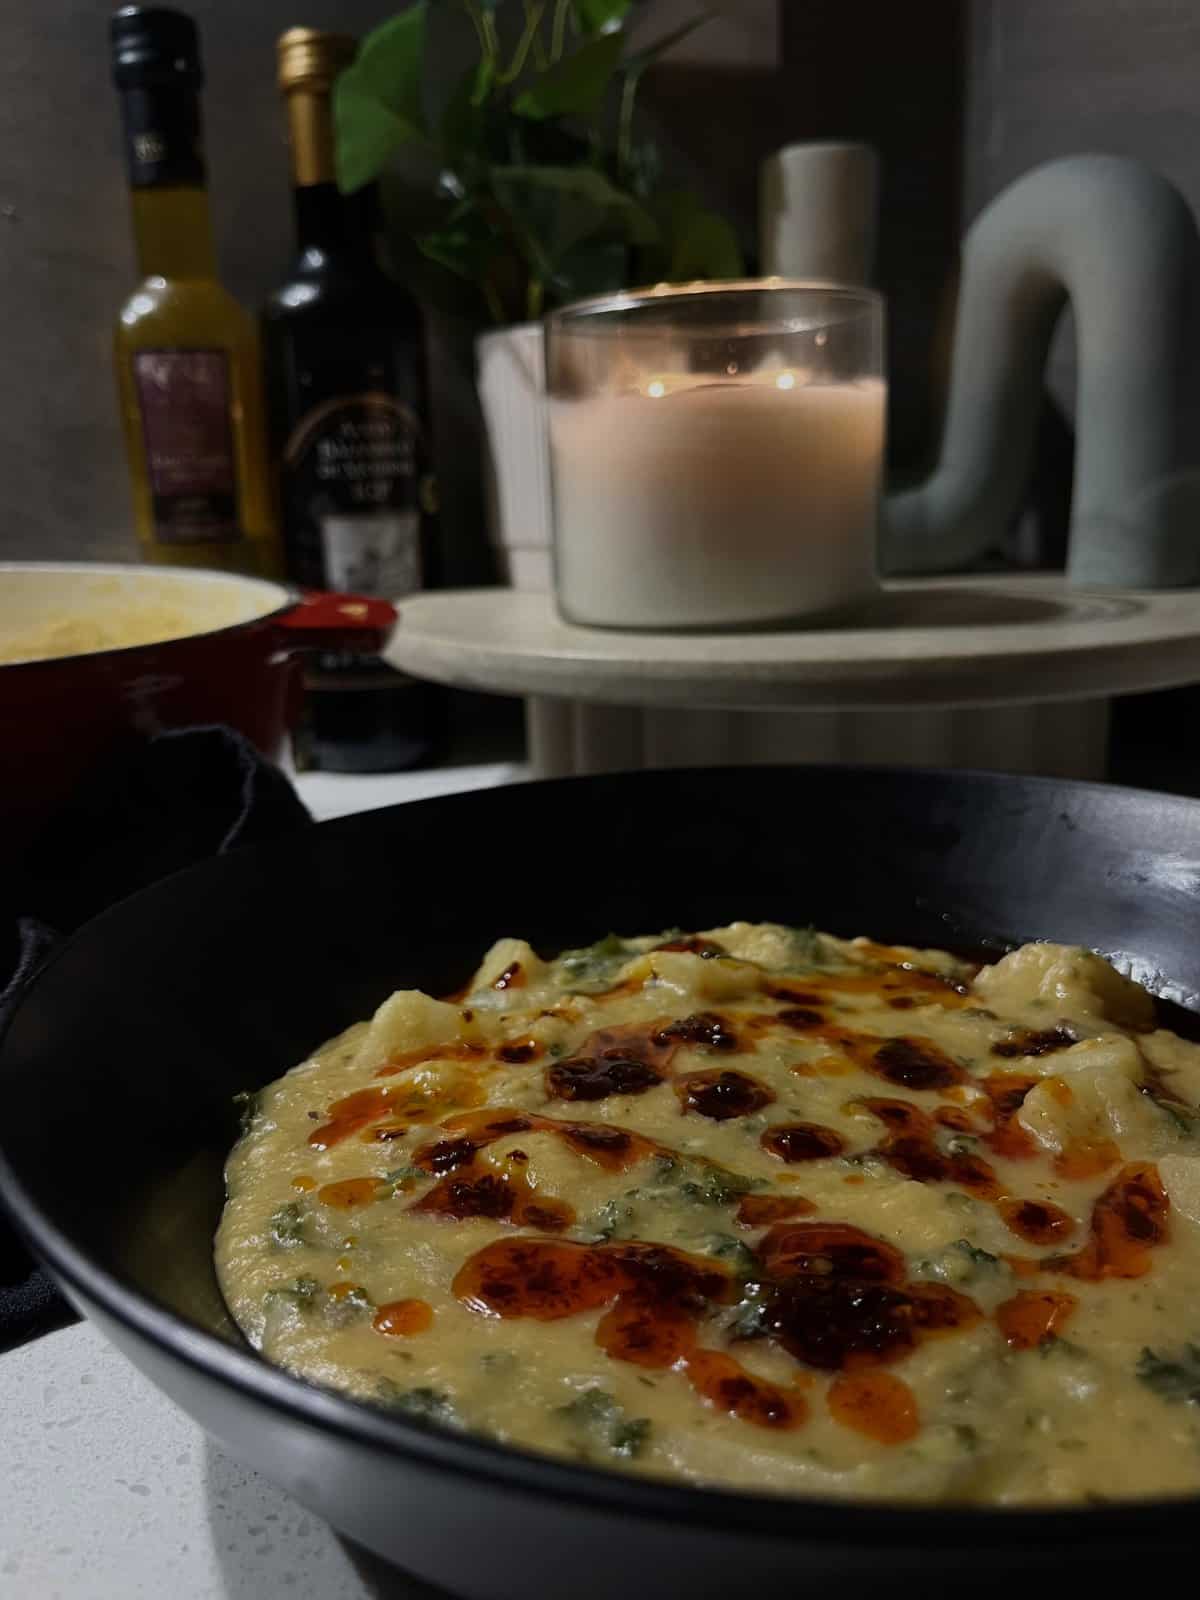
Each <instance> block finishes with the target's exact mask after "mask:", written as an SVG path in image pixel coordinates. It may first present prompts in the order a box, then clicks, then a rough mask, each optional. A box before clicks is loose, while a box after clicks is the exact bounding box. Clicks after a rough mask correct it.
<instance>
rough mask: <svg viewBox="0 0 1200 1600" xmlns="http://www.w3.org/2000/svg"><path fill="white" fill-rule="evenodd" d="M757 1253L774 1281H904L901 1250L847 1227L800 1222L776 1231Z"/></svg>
mask: <svg viewBox="0 0 1200 1600" xmlns="http://www.w3.org/2000/svg"><path fill="white" fill-rule="evenodd" d="M758 1252H759V1255H760V1256H761V1258H762V1262H763V1267H764V1270H765V1271H766V1272H767V1273H768V1275H769V1276H771V1277H773V1278H794V1277H806V1278H807V1277H811V1278H828V1279H833V1278H845V1279H849V1280H852V1281H854V1282H859V1281H869V1282H880V1283H899V1282H900V1281H901V1280H902V1279H903V1277H904V1257H903V1256H902V1255H901V1254H900V1252H899V1250H897V1249H895V1248H894V1246H892V1245H890V1244H885V1243H884V1241H883V1240H882V1239H876V1238H874V1237H873V1236H872V1235H871V1234H869V1233H864V1232H863V1230H862V1229H861V1228H855V1227H853V1226H851V1224H850V1223H848V1222H797V1223H794V1224H792V1225H791V1226H788V1225H786V1224H785V1225H782V1226H780V1227H776V1228H772V1229H771V1230H770V1231H769V1232H768V1233H767V1234H765V1235H764V1237H763V1238H762V1239H761V1240H760V1241H759V1245H758Z"/></svg>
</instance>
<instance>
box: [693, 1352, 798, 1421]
mask: <svg viewBox="0 0 1200 1600" xmlns="http://www.w3.org/2000/svg"><path fill="white" fill-rule="evenodd" d="M687 1375H688V1378H689V1379H690V1380H691V1384H692V1387H693V1388H694V1389H695V1390H696V1391H697V1393H699V1394H702V1395H703V1396H704V1398H705V1399H706V1400H708V1401H709V1402H711V1404H713V1405H714V1406H717V1407H719V1408H720V1409H721V1410H722V1411H727V1412H729V1414H730V1415H731V1416H735V1417H739V1418H740V1419H741V1420H742V1421H743V1422H751V1423H754V1424H755V1425H756V1426H757V1427H760V1428H779V1429H782V1428H796V1427H799V1425H800V1424H801V1423H802V1422H803V1421H804V1419H805V1417H806V1416H807V1414H808V1406H807V1404H806V1402H805V1401H804V1399H803V1397H802V1396H801V1395H798V1394H797V1393H796V1392H795V1390H790V1391H789V1390H784V1389H781V1388H779V1386H778V1385H777V1384H774V1383H768V1382H767V1380H766V1379H765V1378H759V1377H757V1376H755V1375H754V1374H752V1373H749V1372H747V1371H746V1370H745V1368H744V1367H742V1366H741V1365H740V1364H739V1363H738V1362H737V1361H736V1360H735V1359H734V1358H733V1357H732V1356H729V1355H726V1354H725V1353H724V1352H723V1351H720V1350H697V1351H695V1352H694V1354H693V1355H691V1356H690V1357H689V1359H688V1363H687Z"/></svg>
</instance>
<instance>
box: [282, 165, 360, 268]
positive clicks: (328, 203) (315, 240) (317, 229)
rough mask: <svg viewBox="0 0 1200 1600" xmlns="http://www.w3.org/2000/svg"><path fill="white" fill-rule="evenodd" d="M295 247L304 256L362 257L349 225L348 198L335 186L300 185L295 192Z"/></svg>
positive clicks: (321, 184)
mask: <svg viewBox="0 0 1200 1600" xmlns="http://www.w3.org/2000/svg"><path fill="white" fill-rule="evenodd" d="M292 209H293V215H294V217H295V220H296V244H297V246H298V247H299V249H300V251H301V253H302V254H311V253H314V252H315V253H316V254H319V255H322V256H333V255H336V256H339V257H341V256H355V257H356V256H359V255H361V253H362V252H361V247H360V244H359V241H358V240H357V238H356V237H355V230H354V229H353V228H352V227H351V226H350V217H349V214H348V211H347V206H346V196H345V195H343V194H342V193H341V192H340V191H339V189H338V186H337V184H336V183H333V182H328V183H305V184H298V185H297V186H296V188H295V189H294V190H293V191H292Z"/></svg>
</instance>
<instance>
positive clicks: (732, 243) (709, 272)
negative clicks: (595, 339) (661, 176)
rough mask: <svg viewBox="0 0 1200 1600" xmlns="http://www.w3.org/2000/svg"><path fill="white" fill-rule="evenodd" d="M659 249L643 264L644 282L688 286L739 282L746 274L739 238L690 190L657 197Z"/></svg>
mask: <svg viewBox="0 0 1200 1600" xmlns="http://www.w3.org/2000/svg"><path fill="white" fill-rule="evenodd" d="M651 210H652V212H653V215H654V218H655V221H656V222H657V224H658V245H657V248H655V249H652V250H651V251H650V252H648V254H647V256H646V257H645V258H644V260H643V261H642V262H641V263H640V276H641V277H642V278H643V279H644V281H647V282H650V281H653V282H658V281H665V282H667V283H686V282H689V281H690V280H691V279H693V278H737V277H740V276H741V274H742V271H743V267H742V252H741V248H740V246H739V245H738V241H737V235H736V234H735V233H734V231H733V229H732V227H731V226H730V225H729V223H728V222H726V220H725V218H724V217H721V216H718V215H717V213H716V212H715V211H709V210H708V208H707V207H706V206H705V205H704V203H703V201H702V200H700V199H699V197H698V196H697V195H695V194H693V193H692V192H691V191H690V190H688V189H678V190H671V191H669V192H667V193H664V194H660V195H658V196H657V197H656V198H655V200H654V202H653V205H652V207H651Z"/></svg>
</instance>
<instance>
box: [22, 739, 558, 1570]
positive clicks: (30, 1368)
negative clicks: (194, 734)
mask: <svg viewBox="0 0 1200 1600" xmlns="http://www.w3.org/2000/svg"><path fill="white" fill-rule="evenodd" d="M526 775H527V774H526V769H525V768H524V766H523V765H521V764H518V763H509V762H496V763H489V764H486V765H480V766H471V767H444V768H438V769H435V770H433V771H429V772H418V773H397V774H387V775H381V776H378V777H376V776H370V777H344V776H341V775H339V774H334V773H322V772H313V773H304V774H302V775H301V776H299V777H298V778H296V779H295V780H294V781H295V783H296V787H297V789H298V790H299V792H300V795H301V798H302V799H303V800H304V802H305V804H306V805H307V806H308V807H309V809H310V810H311V811H312V813H313V815H314V816H315V817H316V818H317V820H318V821H328V820H330V819H331V818H333V817H338V816H345V815H347V814H349V813H350V812H353V811H364V810H371V809H373V808H375V807H377V806H385V805H394V804H397V803H399V802H402V801H405V800H415V799H424V798H426V797H428V796H431V795H436V794H450V793H454V792H457V791H461V790H465V789H483V788H492V787H494V786H496V785H498V784H501V783H508V782H513V781H517V780H519V779H521V778H523V777H525V776H526ZM0 1418H2V1419H3V1421H2V1424H0V1427H2V1431H3V1455H2V1457H0V1460H2V1465H0V1600H164V1597H169V1600H276V1597H281V1600H282V1597H284V1596H286V1597H287V1600H442V1597H440V1596H439V1595H438V1594H437V1593H436V1592H435V1591H434V1590H432V1589H430V1588H429V1587H428V1586H427V1585H426V1584H423V1583H420V1582H418V1581H417V1580H416V1579H414V1578H409V1577H407V1576H406V1575H405V1574H403V1573H401V1572H398V1571H397V1570H396V1569H394V1568H392V1567H389V1566H387V1565H386V1564H385V1563H383V1562H381V1561H379V1560H377V1559H376V1558H375V1557H373V1556H371V1555H369V1554H367V1553H366V1552H364V1551H362V1550H359V1549H358V1548H357V1547H354V1546H351V1545H348V1544H346V1543H344V1542H343V1541H342V1540H341V1539H340V1538H339V1537H338V1536H337V1535H336V1534H335V1533H334V1532H333V1531H332V1529H330V1528H329V1527H328V1526H327V1525H326V1524H325V1523H323V1522H322V1521H321V1520H320V1519H319V1518H317V1517H314V1516H313V1515H312V1514H311V1513H310V1512H308V1511H306V1510H305V1509H304V1508H303V1507H302V1506H300V1505H298V1504H297V1503H296V1502H295V1501H294V1500H292V1499H290V1498H289V1497H288V1496H287V1495H285V1494H284V1493H283V1492H282V1491H281V1490H279V1489H277V1488H275V1486H274V1485H273V1484H271V1483H269V1482H268V1481H267V1480H266V1479H265V1478H261V1477H259V1475H258V1474H257V1473H255V1472H252V1471H250V1470H249V1469H248V1468H246V1467H243V1466H241V1465H239V1463H237V1462H236V1461H234V1460H233V1459H232V1458H231V1457H230V1456H228V1455H226V1454H225V1452H224V1451H223V1450H222V1449H220V1448H219V1447H218V1446H217V1445H215V1444H214V1443H212V1441H211V1440H209V1439H208V1438H207V1437H206V1436H205V1434H204V1433H203V1432H202V1430H201V1429H200V1428H199V1427H198V1426H197V1425H196V1424H195V1423H194V1422H192V1421H191V1420H190V1418H188V1417H187V1416H185V1415H184V1413H183V1412H182V1411H179V1410H177V1409H176V1407H175V1406H174V1405H173V1404H172V1403H171V1402H170V1401H169V1400H167V1399H166V1398H165V1396H163V1395H161V1394H160V1393H159V1392H158V1390H156V1389H155V1388H153V1387H152V1385H151V1384H150V1383H149V1382H148V1380H147V1379H145V1378H143V1377H142V1375H141V1374H140V1373H139V1372H137V1371H136V1369H135V1368H134V1367H132V1366H131V1365H130V1364H129V1362H128V1361H126V1360H125V1358H124V1357H123V1356H121V1355H119V1354H118V1353H117V1352H116V1351H115V1350H114V1349H112V1348H111V1346H109V1345H108V1344H107V1342H106V1341H105V1340H104V1339H103V1338H102V1337H101V1335H100V1334H99V1333H98V1332H97V1331H96V1330H95V1329H94V1328H93V1327H91V1325H90V1324H88V1323H81V1324H80V1325H78V1326H77V1327H72V1328H64V1329H63V1330H62V1331H61V1332H59V1333H52V1334H48V1335H47V1336H46V1337H45V1338H42V1339H36V1340H34V1341H33V1342H32V1343H30V1344H26V1345H22V1346H21V1347H20V1348H19V1349H17V1350H12V1351H9V1352H7V1353H6V1354H3V1355H0Z"/></svg>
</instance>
